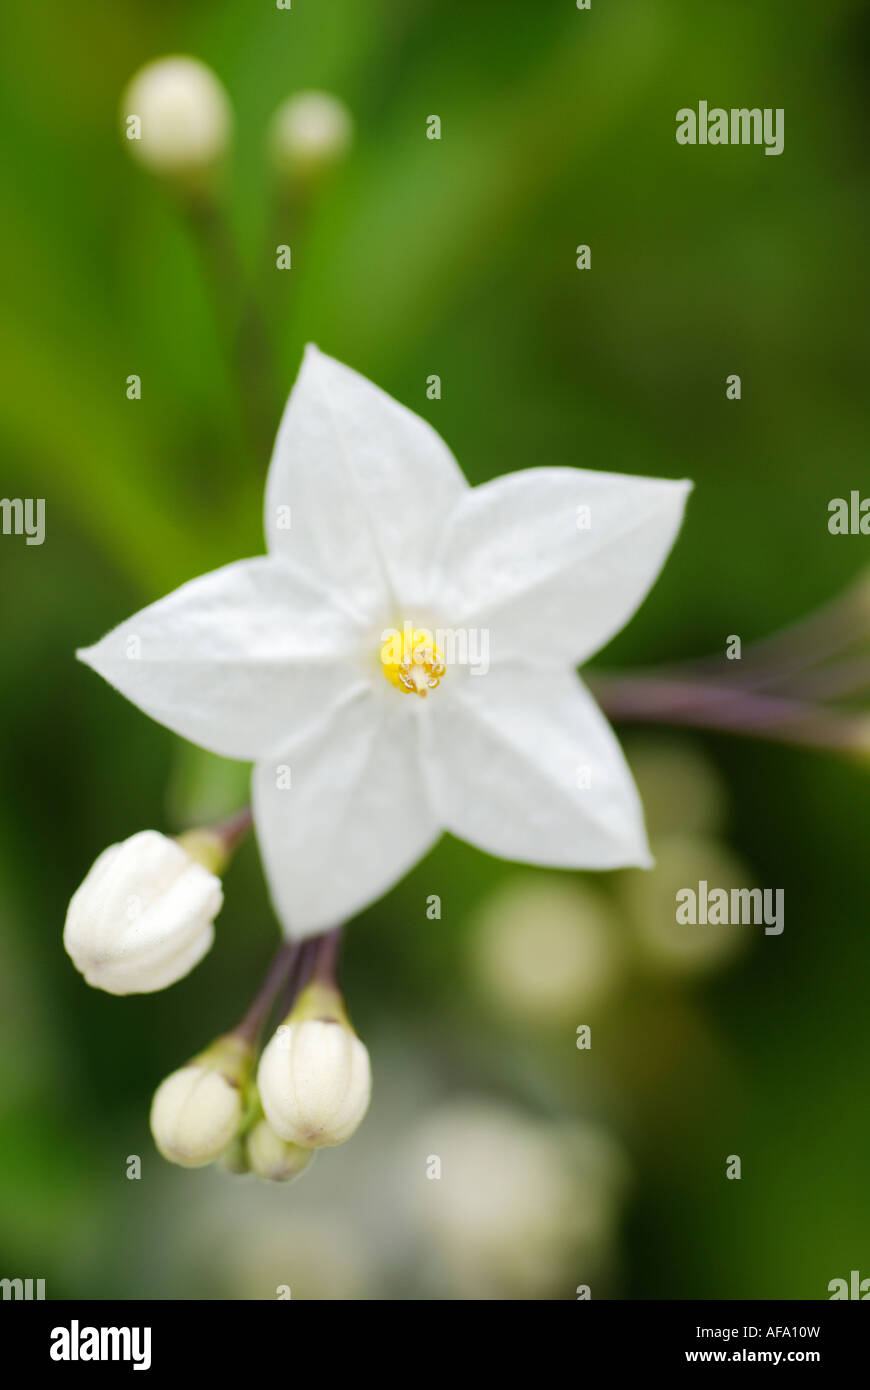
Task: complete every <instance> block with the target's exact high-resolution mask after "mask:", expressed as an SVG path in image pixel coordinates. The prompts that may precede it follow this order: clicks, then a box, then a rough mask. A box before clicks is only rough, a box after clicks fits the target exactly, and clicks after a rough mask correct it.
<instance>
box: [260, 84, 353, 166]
mask: <svg viewBox="0 0 870 1390" xmlns="http://www.w3.org/2000/svg"><path fill="white" fill-rule="evenodd" d="M352 139H353V121H352V118H351V114H350V112H349V111H348V109H347V107H346V106H345V105H344V102H342V101H339V99H338V97H334V96H331V95H330V93H329V92H299V93H298V95H296V96H294V97H290V99H289V100H288V101H285V102H284V103H283V104H282V105H281V106H279V107H278V110H277V111H276V112H275V115H274V116H273V117H272V126H271V132H270V142H271V147H272V154H273V157H274V159H275V163H276V164H277V166H278V167H279V169H282V170H283V171H285V172H290V173H292V172H294V171H295V172H299V173H302V174H310V173H316V172H319V171H320V170H322V169H326V168H328V167H329V166H330V165H331V164H335V163H336V162H337V161H338V160H339V159H341V157H342V156H343V155H344V154H345V153H346V152H347V150H348V148H349V147H350V143H351V140H352Z"/></svg>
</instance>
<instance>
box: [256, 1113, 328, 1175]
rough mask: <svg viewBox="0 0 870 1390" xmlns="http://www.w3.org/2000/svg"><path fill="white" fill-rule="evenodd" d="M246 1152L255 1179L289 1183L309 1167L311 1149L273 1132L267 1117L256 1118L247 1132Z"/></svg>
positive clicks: (311, 1157)
mask: <svg viewBox="0 0 870 1390" xmlns="http://www.w3.org/2000/svg"><path fill="white" fill-rule="evenodd" d="M247 1155H248V1166H249V1168H250V1170H251V1172H252V1173H256V1175H257V1177H258V1178H268V1179H269V1180H270V1181H271V1182H289V1181H290V1179H291V1178H296V1177H298V1176H299V1174H300V1173H302V1172H304V1170H305V1169H306V1168H307V1167H308V1165H309V1163H310V1162H311V1160H312V1159H313V1157H314V1150H313V1149H303V1148H300V1146H299V1145H298V1144H288V1143H287V1141H286V1139H282V1138H281V1136H280V1135H279V1134H276V1133H275V1131H274V1129H273V1128H272V1126H271V1125H270V1124H269V1121H268V1120H259V1121H258V1122H257V1124H255V1125H254V1127H253V1129H252V1130H251V1132H250V1134H249V1135H248V1140H247Z"/></svg>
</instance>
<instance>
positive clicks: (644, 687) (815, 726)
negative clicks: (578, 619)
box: [588, 674, 867, 751]
mask: <svg viewBox="0 0 870 1390" xmlns="http://www.w3.org/2000/svg"><path fill="white" fill-rule="evenodd" d="M588 684H589V687H590V689H591V690H592V693H593V694H594V695H595V698H596V699H597V700H598V702H599V704H600V705H601V708H602V709H603V710H604V712H605V713H606V714H607V715H609V716H610V717H611V718H613V719H615V720H625V721H627V722H629V723H632V722H639V723H661V724H682V725H692V726H695V727H699V728H708V729H721V730H725V731H729V732H732V733H740V734H745V735H747V736H748V737H753V738H769V739H774V740H777V741H779V742H782V743H796V744H811V745H813V746H815V747H819V748H834V749H841V750H843V751H848V750H852V749H856V748H858V747H860V746H862V745H863V744H864V743H866V741H867V724H866V720H865V719H862V718H861V717H860V716H856V717H850V716H842V717H841V716H837V715H836V714H833V713H829V712H828V711H827V710H823V709H819V708H818V707H816V706H814V705H811V704H805V703H802V702H800V701H797V700H790V699H783V698H780V697H778V696H768V695H758V694H756V693H754V692H753V691H751V690H746V689H745V688H743V687H737V686H724V685H715V684H712V683H709V682H708V683H706V684H705V683H703V682H700V681H692V680H684V681H679V680H673V679H664V678H662V677H661V676H658V675H654V676H647V675H645V674H638V675H624V676H598V677H590V678H589V681H588Z"/></svg>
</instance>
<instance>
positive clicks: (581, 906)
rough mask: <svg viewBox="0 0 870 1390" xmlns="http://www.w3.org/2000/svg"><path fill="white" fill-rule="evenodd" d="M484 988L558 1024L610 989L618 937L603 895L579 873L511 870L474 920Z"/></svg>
mask: <svg viewBox="0 0 870 1390" xmlns="http://www.w3.org/2000/svg"><path fill="white" fill-rule="evenodd" d="M472 950H473V961H472V964H473V969H474V973H475V977H476V981H477V984H478V987H479V989H480V992H481V994H482V995H483V996H484V997H485V998H487V999H488V1000H490V1001H492V1002H494V1003H495V1004H496V1005H497V1006H498V1008H499V1009H501V1010H502V1011H503V1012H506V1013H509V1014H511V1015H514V1016H516V1017H525V1018H527V1019H529V1020H532V1021H535V1022H538V1023H542V1024H545V1025H551V1026H553V1027H560V1026H562V1025H563V1024H564V1023H565V1022H566V1021H570V1020H572V1019H574V1018H576V1016H577V1010H578V1009H580V1010H581V1011H584V1014H585V1011H588V1010H591V1009H595V1008H597V1007H599V1006H601V1005H603V1004H604V1003H606V1002H607V1000H608V999H609V998H610V997H611V995H612V993H613V991H614V990H615V988H616V986H617V985H618V983H619V979H620V973H621V954H622V941H621V938H620V934H619V930H618V923H617V922H616V921H615V920H614V913H613V909H612V908H611V907H610V905H609V903H608V901H607V899H606V898H605V897H604V896H603V895H602V894H601V893H599V892H598V891H597V889H593V888H590V887H588V886H587V885H586V884H585V883H583V882H581V881H580V880H579V879H576V878H568V877H566V876H560V877H555V876H553V877H552V878H551V877H548V876H546V875H544V874H537V875H528V876H526V875H521V874H517V875H512V876H511V877H509V878H507V879H506V880H505V881H504V882H503V883H502V885H501V886H500V887H499V888H498V889H497V890H496V891H495V892H494V893H492V894H491V895H490V896H489V897H488V898H486V899H485V901H484V902H483V904H482V905H481V907H480V909H479V910H478V912H477V913H476V915H475V918H474V921H473V924H472Z"/></svg>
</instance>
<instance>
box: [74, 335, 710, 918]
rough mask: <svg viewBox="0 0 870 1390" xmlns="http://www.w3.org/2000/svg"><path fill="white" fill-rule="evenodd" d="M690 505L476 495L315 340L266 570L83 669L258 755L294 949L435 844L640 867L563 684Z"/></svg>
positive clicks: (260, 817) (186, 726) (584, 708)
mask: <svg viewBox="0 0 870 1390" xmlns="http://www.w3.org/2000/svg"><path fill="white" fill-rule="evenodd" d="M689 488H690V484H689V483H687V482H669V481H665V480H660V479H651V478H632V477H623V476H620V475H618V474H613V473H596V472H589V471H586V470H582V469H574V468H548V467H540V468H534V469H529V470H527V471H524V472H519V473H511V474H508V475H507V476H505V477H502V478H497V479H496V480H495V481H493V482H490V483H485V484H483V485H482V486H480V487H475V488H471V487H469V486H468V484H467V482H466V481H465V478H464V477H463V475H462V473H461V471H460V469H459V466H458V465H457V463H456V461H455V459H454V458H453V455H452V454H451V453H450V450H449V449H448V448H447V446H446V445H445V444H444V443H443V441H442V440H441V439H440V437H439V436H438V435H437V434H436V433H435V431H434V430H433V429H432V428H431V426H429V425H428V424H427V423H426V422H425V421H424V420H422V419H420V418H419V417H418V416H416V415H414V414H412V413H411V412H410V411H409V410H406V409H405V408H404V407H403V406H401V405H399V404H398V403H397V402H396V401H394V400H392V399H391V398H390V397H389V396H387V395H385V394H384V393H383V392H382V391H380V390H379V389H378V388H377V387H375V386H373V385H372V384H371V383H370V382H368V381H366V380H365V379H364V378H363V377H361V376H359V375H357V373H356V372H353V371H351V370H350V369H349V368H348V367H345V366H342V365H341V364H340V363H338V362H336V361H334V360H332V359H331V358H329V357H325V356H324V355H323V354H322V353H320V352H319V351H318V350H317V349H316V348H314V347H309V348H308V350H307V352H306V355H305V359H304V362H303V365H302V369H301V371H300V374H299V378H298V380H297V382H296V385H295V387H294V389H293V392H292V394H291V396H290V399H289V401H288V403H287V407H286V410H285V412H284V417H283V419H282V421H281V427H280V430H279V433H278V439H277V442H276V445H275V452H274V455H273V458H272V464H271V469H270V472H269V479H268V485H267V489H266V538H267V546H268V554H267V555H265V556H261V557H259V558H257V559H252V560H241V561H238V562H236V563H235V564H231V565H227V566H225V567H224V568H223V569H219V570H216V571H215V572H214V573H212V574H206V575H203V576H202V577H201V578H199V579H194V580H192V581H191V582H190V583H187V584H184V585H182V587H181V588H180V589H177V590H176V591H175V593H172V594H170V595H169V596H168V597H166V598H164V599H161V600H160V601H159V602H157V603H154V604H151V605H150V607H148V608H145V609H143V610H142V611H141V612H140V613H137V614H136V616H135V617H133V618H131V619H130V620H129V621H128V622H125V623H122V624H121V626H120V627H117V628H115V629H114V631H112V632H110V633H109V634H108V636H106V637H104V638H103V640H102V641H101V642H99V643H97V645H96V646H93V647H90V648H88V649H87V650H86V651H83V652H80V653H79V655H80V657H81V658H82V660H83V661H86V662H87V663H88V664H89V665H91V666H92V667H93V668H94V670H96V671H99V673H100V674H101V675H102V676H104V677H105V679H106V680H107V681H109V682H110V683H111V684H112V685H113V686H115V687H116V688H117V689H118V690H120V691H121V692H122V693H123V694H124V695H126V696H127V698H128V699H130V700H132V701H133V703H134V704H136V705H138V706H139V708H140V709H142V710H144V712H145V713H146V714H149V715H151V717H152V718H154V719H156V720H158V721H159V722H160V723H161V724H165V725H166V726H167V727H168V728H170V729H172V730H173V731H174V732H175V733H177V734H181V735H182V736H183V737H184V738H187V739H190V740H191V741H192V742H193V743H196V744H199V745H200V746H202V747H203V748H207V749H210V750H211V751H213V752H215V753H219V754H221V755H223V756H224V757H228V758H239V759H244V760H245V761H252V762H254V763H255V768H254V774H253V808H254V820H255V825H256V830H257V835H258V839H259V843H260V847H261V851H262V855H263V860H264V864H265V868H266V873H267V876H268V879H269V883H270V887H271V892H272V897H273V900H274V903H275V906H276V909H277V911H278V914H279V917H280V919H281V921H282V924H283V926H284V929H285V931H286V933H287V935H288V936H291V937H294V938H296V937H304V936H308V935H311V934H314V933H316V932H319V931H322V930H324V929H326V928H328V927H331V926H333V925H334V924H336V923H338V922H341V921H344V920H345V919H346V918H348V917H349V916H351V915H353V914H354V913H357V912H359V911H360V910H361V909H362V908H364V907H365V906H366V905H367V904H368V903H370V902H372V901H374V900H375V899H376V898H378V897H380V896H381V895H382V894H383V893H385V892H386V891H387V890H388V889H389V888H390V887H391V886H392V885H393V884H394V883H395V882H396V881H397V880H398V879H399V878H401V877H402V875H403V874H405V873H406V872H407V871H408V869H410V868H411V866H412V865H413V864H414V863H415V862H416V861H417V860H418V859H420V858H421V856H422V855H424V854H425V853H426V852H427V850H428V849H429V848H430V847H431V846H432V845H433V844H434V843H435V841H436V840H437V839H438V837H439V835H440V834H441V833H442V831H444V830H449V831H451V832H452V833H453V834H454V835H457V836H459V837H461V838H462V839H465V840H468V841H470V843H471V844H473V845H476V846H478V847H479V848H480V849H483V850H485V851H487V852H488V853H490V854H494V855H499V856H501V857H503V858H506V859H518V860H523V861H527V862H529V863H533V864H546V865H554V866H558V867H562V868H585V869H611V868H618V867H623V866H626V865H648V864H649V863H650V862H651V861H650V857H649V849H648V846H647V841H646V834H645V831H644V825H643V814H642V810H641V806H640V801H639V798H638V795H637V792H636V789H635V786H634V783H633V781H632V777H631V774H630V772H629V769H628V766H627V764H626V762H625V759H624V757H623V754H622V751H621V749H620V747H619V744H618V743H617V741H616V738H615V736H614V734H613V732H612V730H611V729H610V726H609V724H608V723H607V721H606V720H605V718H604V717H603V715H602V714H601V712H600V710H599V709H598V707H597V705H596V704H595V702H594V700H593V699H592V697H591V696H590V694H589V693H588V692H587V690H586V688H585V687H584V685H583V683H582V682H581V680H580V679H579V677H578V676H577V674H576V672H575V669H574V668H575V667H576V666H577V665H579V664H580V663H582V662H584V661H585V660H586V659H587V658H588V657H589V656H591V655H592V654H593V653H594V652H596V651H597V650H598V649H599V648H600V647H601V646H603V645H604V643H605V642H607V641H608V640H609V639H610V638H611V637H613V635H614V634H615V633H616V632H618V631H619V630H620V628H622V627H623V626H624V624H625V623H626V622H627V621H628V619H629V618H630V617H631V615H632V614H633V613H634V611H635V609H636V608H637V607H638V605H639V604H640V602H641V601H642V599H643V598H644V597H645V595H646V593H647V591H648V590H649V588H650V586H651V585H652V583H653V582H654V580H655V578H656V576H657V575H658V573H659V570H660V568H661V566H662V564H663V563H664V560H665V558H666V556H667V554H668V551H669V550H670V548H671V545H672V544H673V541H674V539H675V537H676V534H677V531H678V530H679V527H680V522H681V519H682V513H683V507H684V505H685V500H686V496H687V493H688V491H689ZM419 697H422V698H419Z"/></svg>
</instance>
